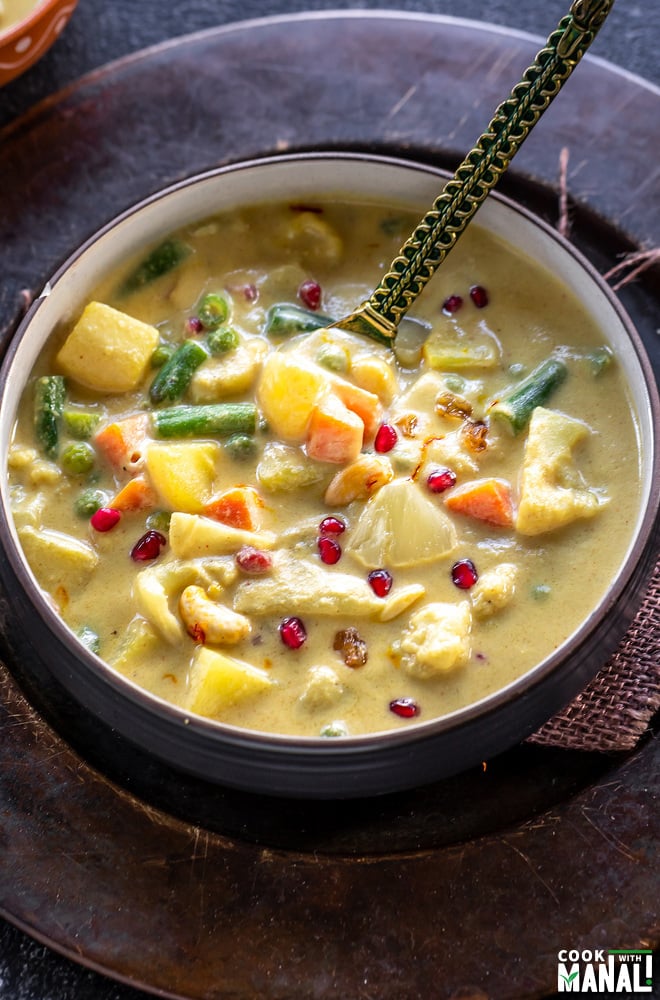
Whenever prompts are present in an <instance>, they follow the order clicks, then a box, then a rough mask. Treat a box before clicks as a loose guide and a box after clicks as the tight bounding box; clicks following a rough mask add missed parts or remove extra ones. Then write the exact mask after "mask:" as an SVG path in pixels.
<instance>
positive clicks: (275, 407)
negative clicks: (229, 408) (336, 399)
mask: <svg viewBox="0 0 660 1000" xmlns="http://www.w3.org/2000/svg"><path fill="white" fill-rule="evenodd" d="M328 381H329V380H328V372H326V371H324V369H323V368H320V367H319V366H318V365H315V364H313V363H311V362H309V361H306V360H304V359H301V358H299V357H297V356H296V355H295V354H293V353H287V352H283V351H276V352H275V353H273V354H271V355H270V356H269V357H268V358H266V361H265V362H264V366H263V368H262V371H261V378H260V380H259V386H258V389H257V398H258V401H259V405H260V406H261V410H262V413H263V415H264V417H265V418H266V420H267V421H268V423H269V425H270V429H271V430H272V432H273V434H275V436H276V437H280V438H284V439H285V440H287V441H294V442H298V443H302V441H304V440H305V434H306V431H307V425H308V423H309V419H310V417H311V414H312V410H313V409H314V407H315V405H316V402H317V400H318V399H319V397H320V396H321V394H322V393H323V392H325V391H326V389H327V387H328Z"/></svg>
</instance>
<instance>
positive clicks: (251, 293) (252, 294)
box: [243, 285, 259, 302]
mask: <svg viewBox="0 0 660 1000" xmlns="http://www.w3.org/2000/svg"><path fill="white" fill-rule="evenodd" d="M243 297H244V299H245V301H246V302H256V301H257V299H258V298H259V292H258V290H257V286H256V285H243Z"/></svg>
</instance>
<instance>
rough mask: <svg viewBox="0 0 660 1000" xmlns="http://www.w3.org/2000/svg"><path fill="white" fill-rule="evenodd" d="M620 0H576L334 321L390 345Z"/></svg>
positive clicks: (344, 327) (337, 324) (343, 327)
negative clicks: (353, 304)
mask: <svg viewBox="0 0 660 1000" xmlns="http://www.w3.org/2000/svg"><path fill="white" fill-rule="evenodd" d="M613 3H614V0H574V2H573V4H572V5H571V8H570V11H569V13H568V14H566V15H565V16H564V17H563V18H562V20H561V21H560V22H559V24H558V26H557V29H556V30H555V31H554V32H553V33H552V34H551V35H550V37H549V38H548V40H547V42H546V45H545V47H544V48H543V49H541V51H540V52H539V53H538V55H537V56H536V59H535V60H534V62H533V63H532V65H531V66H529V67H528V69H527V70H525V73H524V74H523V77H522V80H521V81H520V82H519V83H518V84H516V86H515V87H514V88H513V90H512V92H511V94H510V96H509V97H508V98H507V100H506V101H504V102H503V103H502V104H500V106H499V107H498V108H497V111H496V112H495V114H494V116H493V118H492V120H491V122H490V124H489V126H488V128H487V130H486V131H485V132H484V133H483V134H482V135H481V136H480V137H479V139H478V140H477V143H476V145H475V146H474V148H473V149H471V150H470V152H469V153H468V154H467V156H466V157H465V159H464V160H463V162H462V163H461V164H460V166H459V167H458V169H457V170H456V173H455V174H454V176H453V177H452V178H451V180H449V181H448V182H447V184H446V185H445V188H444V190H443V191H442V192H441V194H440V195H439V196H438V197H437V198H436V200H435V201H434V202H433V206H432V208H431V209H430V210H429V211H428V212H427V213H426V215H425V216H424V217H423V219H422V220H421V222H420V223H419V225H418V226H417V227H416V229H415V230H414V232H413V233H412V234H411V236H410V237H409V238H408V239H407V240H406V242H405V243H404V245H403V246H402V247H401V249H400V250H399V253H398V254H397V256H396V257H395V258H394V260H393V261H392V263H391V265H390V268H389V270H388V271H387V273H386V274H385V275H384V277H383V279H382V281H381V283H380V284H379V286H378V287H377V288H376V289H375V290H374V292H373V293H372V295H371V297H370V298H369V299H367V300H366V301H365V302H363V303H362V305H361V306H359V307H358V309H357V310H356V311H355V312H354V313H352V314H351V315H350V316H347V317H346V318H345V319H342V320H340V321H339V322H338V323H336V324H334V325H335V326H338V327H341V328H342V329H344V330H352V331H353V332H355V333H363V334H366V335H367V336H369V337H371V338H372V339H375V340H378V341H380V342H381V343H384V344H391V343H392V342H393V340H394V337H395V336H396V331H397V326H398V324H399V322H400V320H401V318H402V317H403V316H404V314H405V313H406V312H407V310H408V309H409V308H410V306H411V305H412V304H413V302H414V301H415V299H416V298H417V296H418V295H419V294H420V292H421V291H422V290H423V288H424V287H425V285H426V283H427V281H428V280H429V279H430V278H431V277H432V275H433V274H434V272H435V270H436V268H437V267H438V266H439V265H440V264H441V263H442V262H443V260H444V259H445V257H446V256H447V254H448V253H449V251H450V250H451V249H452V247H453V246H454V245H455V243H456V241H457V239H458V238H459V236H460V235H461V233H463V231H464V230H465V228H466V226H467V225H468V223H469V221H470V219H471V218H472V216H473V215H474V213H475V212H476V210H477V209H478V207H479V205H480V204H481V203H482V202H483V201H484V199H485V198H486V196H487V194H488V192H489V191H490V190H491V188H493V187H494V186H495V184H496V183H497V181H498V180H499V178H500V176H501V175H502V174H503V173H504V171H505V170H506V169H507V167H508V166H509V164H510V162H511V160H512V159H513V157H514V156H515V154H516V153H517V152H518V150H519V149H520V147H521V145H522V144H523V142H524V140H525V139H526V138H527V136H528V135H529V133H530V132H531V130H532V128H533V127H534V125H536V123H537V121H538V120H539V118H540V117H541V115H542V114H543V112H544V111H545V109H546V108H547V107H548V105H549V104H550V102H551V101H552V100H553V98H555V97H556V96H557V94H558V93H559V91H560V90H561V88H562V86H563V84H564V83H565V82H566V80H567V79H568V77H569V76H570V75H571V73H572V72H573V70H574V69H575V67H576V66H577V64H578V62H579V61H580V59H581V58H582V56H583V55H584V53H585V52H586V50H587V49H588V47H589V45H590V44H591V42H592V41H593V39H594V37H595V36H596V34H597V32H598V29H599V28H600V26H601V25H602V23H603V21H604V20H605V18H606V17H607V15H608V13H609V12H610V10H611V8H612V5H613Z"/></svg>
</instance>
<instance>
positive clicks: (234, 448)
mask: <svg viewBox="0 0 660 1000" xmlns="http://www.w3.org/2000/svg"><path fill="white" fill-rule="evenodd" d="M256 450H257V442H256V441H255V440H254V438H253V437H251V436H250V435H249V434H232V436H231V437H230V438H228V439H227V441H226V442H225V451H226V452H227V454H228V455H229V456H230V458H233V459H235V460H236V461H239V462H240V461H242V460H243V459H247V458H251V457H252V456H253V455H254V453H255V452H256Z"/></svg>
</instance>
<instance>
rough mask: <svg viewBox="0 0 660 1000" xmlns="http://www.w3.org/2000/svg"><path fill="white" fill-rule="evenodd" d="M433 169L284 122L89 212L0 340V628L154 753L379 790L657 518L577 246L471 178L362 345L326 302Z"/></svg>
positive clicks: (361, 271) (399, 779)
mask: <svg viewBox="0 0 660 1000" xmlns="http://www.w3.org/2000/svg"><path fill="white" fill-rule="evenodd" d="M443 182H444V177H443V175H442V173H441V172H439V171H437V170H434V169H432V168H429V167H425V166H418V165H416V164H411V163H407V162H403V161H397V160H393V159H390V158H384V157H367V156H360V155H353V154H336V153H328V154H324V153H318V154H310V155H299V156H295V155H294V156H284V157H275V158H270V159H266V160H259V161H253V162H249V163H243V164H238V165H234V166H230V167H225V168H220V169H218V170H214V171H211V172H209V173H207V174H204V175H202V176H199V177H195V178H191V179H189V180H186V181H184V182H182V183H180V184H177V185H175V186H174V187H172V188H170V189H168V190H166V191H164V192H161V193H158V194H156V195H155V196H153V197H151V198H149V199H147V200H146V201H145V202H142V203H141V204H140V205H138V206H136V207H135V208H133V209H131V210H129V211H127V212H125V213H124V214H123V215H121V216H120V217H119V218H118V219H116V220H113V221H112V222H111V223H110V224H109V225H108V226H106V227H105V228H104V229H103V230H102V231H101V232H100V233H98V234H96V235H95V236H94V237H93V238H91V239H90V240H89V241H88V243H86V244H85V245H84V246H83V247H82V248H81V249H80V250H78V251H77V252H76V253H75V254H74V255H73V256H72V257H71V258H70V259H69V260H68V261H67V262H66V263H65V264H64V265H63V267H62V268H61V269H60V271H59V272H58V273H57V274H56V275H55V276H54V277H53V279H52V280H51V281H50V282H49V283H48V285H47V286H46V288H45V289H44V291H43V293H42V295H41V296H39V298H38V299H37V300H36V302H35V303H34V304H33V306H32V307H31V309H30V311H29V313H28V315H27V316H26V318H25V320H24V322H23V323H22V325H21V327H20V329H19V331H18V333H17V335H16V336H15V338H14V339H13V340H12V342H11V344H10V346H9V349H8V352H7V356H6V358H5V361H4V364H3V368H2V376H1V377H2V404H1V413H0V434H1V435H2V454H3V456H5V457H6V458H5V462H4V468H3V474H2V483H1V488H2V490H1V491H2V510H1V516H2V538H3V542H4V548H5V555H6V558H5V559H4V560H3V563H2V570H1V571H0V572H1V575H2V587H3V590H4V591H5V594H6V595H11V598H10V599H7V600H5V602H4V605H5V624H4V628H5V631H6V632H7V633H8V634H9V633H10V634H11V636H12V640H11V644H12V648H13V650H14V655H15V656H18V657H20V659H21V662H22V664H23V668H24V669H25V670H27V671H28V673H29V671H30V664H31V663H34V664H37V663H38V664H39V669H46V670H47V671H48V672H50V673H51V674H52V676H53V677H54V678H56V680H57V682H58V683H59V684H61V685H62V686H63V687H64V689H66V691H67V692H68V693H69V694H70V695H71V696H72V697H73V698H74V699H75V700H76V703H77V704H79V705H80V710H81V711H83V712H86V713H90V714H91V715H92V716H94V717H97V718H98V719H99V720H101V721H102V722H103V723H105V724H107V725H109V726H111V727H113V728H115V729H116V730H118V731H119V733H121V734H122V736H124V737H125V738H126V739H128V740H129V741H132V742H134V743H135V744H136V745H138V746H140V747H141V748H142V749H143V750H146V751H148V752H149V753H152V754H153V755H154V756H155V757H156V758H158V759H159V760H161V761H164V762H165V763H166V764H168V765H170V766H172V767H173V768H175V769H178V770H180V771H183V772H186V773H190V774H194V775H196V776H197V777H199V778H202V779H204V780H206V781H210V782H213V783H218V784H226V785H229V786H234V787H238V788H242V789H247V790H250V791H255V792H259V793H268V794H274V795H292V796H303V797H321V798H329V797H350V796H358V795H371V794H379V793H384V792H388V791H393V790H396V789H401V788H405V787H410V786H413V785H416V784H421V783H424V782H429V781H433V780H436V779H438V778H441V777H444V776H446V775H449V774H451V773H455V772H457V771H459V770H461V769H463V768H466V767H469V766H472V765H473V764H475V763H477V762H478V761H480V760H482V759H484V758H486V757H488V756H491V755H492V754H494V753H497V752H499V751H501V750H504V749H505V748H507V747H510V746H512V745H514V744H515V743H516V742H518V741H520V740H522V739H523V738H524V737H526V736H527V735H529V734H530V733H531V732H533V731H534V729H535V728H537V727H538V726H539V725H541V724H542V723H543V722H544V721H545V720H547V718H549V716H550V715H551V714H553V713H554V712H555V711H556V710H558V709H559V708H560V707H562V706H563V705H564V704H566V703H567V702H568V701H569V700H570V699H571V698H572V697H574V696H575V695H576V694H577V693H578V691H579V690H580V689H581V688H582V687H583V686H584V684H585V683H586V682H587V681H588V680H589V679H590V678H591V677H592V676H593V675H594V674H595V673H596V671H597V670H598V668H599V667H600V666H602V665H603V663H604V662H605V660H606V657H607V655H608V654H609V653H610V652H611V651H612V649H613V648H614V646H615V645H616V643H617V641H618V640H619V639H620V638H621V636H622V635H623V633H624V631H625V628H626V626H627V624H628V623H629V622H630V620H631V617H632V615H633V613H634V611H635V610H636V607H637V606H638V604H639V601H640V600H641V594H642V592H643V587H644V583H645V580H646V577H647V573H648V570H649V566H650V562H651V560H652V558H653V554H654V552H655V551H656V547H657V525H658V505H659V499H658V476H657V470H658V446H657V423H658V399H657V392H656V390H655V383H654V379H653V374H652V372H651V370H650V365H649V363H648V361H647V359H646V356H645V354H644V350H643V347H642V345H641V342H640V340H639V337H638V335H637V334H636V332H635V330H634V329H633V327H632V324H631V323H630V321H629V319H628V318H627V316H626V315H625V313H624V312H623V310H622V308H621V307H620V305H619V303H618V301H617V300H616V298H615V297H614V296H613V294H612V293H611V292H610V291H609V289H608V288H607V286H606V285H605V283H604V282H603V281H602V280H601V279H600V278H599V276H598V275H597V274H596V272H595V271H594V270H593V268H592V267H591V265H590V264H589V263H588V262H587V261H586V260H585V259H584V258H582V257H581V256H580V255H579V253H578V252H577V251H576V250H575V249H574V248H573V247H572V246H570V245H569V244H568V243H567V242H566V241H564V240H563V239H562V238H561V237H559V236H558V235H557V233H556V232H554V231H553V230H552V229H550V228H549V227H548V226H546V225H545V224H544V223H542V222H541V221H540V220H538V219H536V218H535V217H533V216H532V215H530V214H529V213H528V212H527V211H525V210H524V209H522V208H520V207H519V206H517V205H516V204H514V203H512V202H511V201H508V200H507V199H504V198H502V197H499V196H497V195H491V196H490V197H489V198H488V200H487V202H486V203H485V204H484V205H483V206H482V208H481V209H480V210H479V212H478V215H477V217H476V219H475V221H474V222H473V223H472V224H471V226H470V227H469V229H468V230H467V232H466V233H465V235H464V236H463V237H462V239H461V240H460V242H459V244H458V245H457V247H456V248H455V250H454V251H453V252H452V254H451V255H450V257H449V258H448V260H447V261H446V262H445V263H444V264H443V266H442V267H441V268H440V269H439V270H438V272H437V274H436V275H435V276H434V278H433V280H432V281H431V282H430V283H429V285H428V286H427V288H426V289H425V291H424V293H423V294H422V295H421V296H420V297H419V299H418V300H417V302H416V303H415V305H414V306H413V308H412V309H411V311H410V314H409V316H408V317H407V318H406V319H404V320H403V321H402V323H401V326H400V330H399V333H398V335H397V338H396V341H395V344H394V347H393V348H390V347H385V346H383V345H381V344H378V343H375V342H373V341H371V340H368V339H367V338H364V337H360V336H358V335H355V334H351V333H347V332H345V331H342V330H340V329H337V328H333V327H332V326H331V324H332V323H333V321H335V320H337V319H340V318H341V317H342V316H344V315H346V314H347V313H349V312H350V311H351V310H352V309H353V308H355V307H356V305H358V304H359V303H360V302H361V301H363V300H364V299H365V298H367V297H368V296H369V294H370V292H371V291H372V290H373V288H374V287H375V286H376V284H377V283H378V281H379V280H380V277H381V275H382V272H383V268H384V267H385V266H386V265H387V264H388V263H389V262H390V260H391V259H392V258H393V257H394V255H395V254H396V251H397V249H398V247H399V246H400V245H401V244H402V243H403V242H404V240H405V238H406V237H407V235H408V233H409V232H410V231H411V230H412V228H413V227H414V225H415V224H416V222H417V220H418V219H419V217H420V215H421V214H422V212H423V211H424V210H425V209H426V208H427V207H428V206H429V205H430V203H431V202H432V201H433V199H434V198H435V197H436V195H437V194H438V193H439V191H440V190H441V188H442V185H443Z"/></svg>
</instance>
